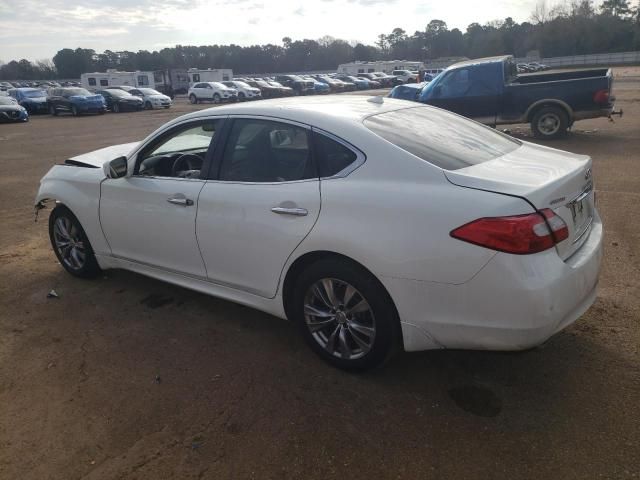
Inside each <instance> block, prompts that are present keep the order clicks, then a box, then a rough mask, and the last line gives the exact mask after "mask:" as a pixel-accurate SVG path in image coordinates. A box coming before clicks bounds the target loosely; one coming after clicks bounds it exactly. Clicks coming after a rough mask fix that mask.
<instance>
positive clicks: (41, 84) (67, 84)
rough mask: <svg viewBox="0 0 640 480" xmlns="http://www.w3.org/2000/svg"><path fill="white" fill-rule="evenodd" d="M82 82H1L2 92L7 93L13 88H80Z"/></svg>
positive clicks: (0, 88)
mask: <svg viewBox="0 0 640 480" xmlns="http://www.w3.org/2000/svg"><path fill="white" fill-rule="evenodd" d="M80 86H81V85H80V82H60V83H59V82H53V81H43V80H40V81H35V82H0V91H7V90H10V89H12V88H44V89H47V88H52V87H80Z"/></svg>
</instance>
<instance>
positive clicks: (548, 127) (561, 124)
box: [531, 106, 569, 140]
mask: <svg viewBox="0 0 640 480" xmlns="http://www.w3.org/2000/svg"><path fill="white" fill-rule="evenodd" d="M568 126H569V117H568V115H567V112H565V111H564V110H563V109H562V108H560V107H553V106H550V107H542V108H541V109H540V110H538V111H537V112H536V113H535V114H534V115H533V117H532V118H531V130H532V131H533V135H534V136H535V137H536V138H543V139H548V140H551V139H555V138H560V137H562V136H564V135H566V134H567V128H568Z"/></svg>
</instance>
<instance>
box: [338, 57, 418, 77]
mask: <svg viewBox="0 0 640 480" xmlns="http://www.w3.org/2000/svg"><path fill="white" fill-rule="evenodd" d="M422 68H424V64H423V63H422V62H418V61H409V60H384V61H378V62H351V63H342V64H340V65H338V73H346V74H347V75H357V74H358V73H373V72H384V73H391V72H393V71H394V70H410V71H414V72H415V71H418V70H420V69H422Z"/></svg>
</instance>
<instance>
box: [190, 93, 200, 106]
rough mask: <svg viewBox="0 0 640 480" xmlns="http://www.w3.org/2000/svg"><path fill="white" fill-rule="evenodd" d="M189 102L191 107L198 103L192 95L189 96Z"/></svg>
mask: <svg viewBox="0 0 640 480" xmlns="http://www.w3.org/2000/svg"><path fill="white" fill-rule="evenodd" d="M189 102H190V103H191V104H192V105H195V104H196V103H198V98H197V97H196V96H195V95H194V94H193V93H192V94H191V95H189Z"/></svg>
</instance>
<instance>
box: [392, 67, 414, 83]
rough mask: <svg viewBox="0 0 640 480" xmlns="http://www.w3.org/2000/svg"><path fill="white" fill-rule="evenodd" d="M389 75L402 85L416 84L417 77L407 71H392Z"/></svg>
mask: <svg viewBox="0 0 640 480" xmlns="http://www.w3.org/2000/svg"><path fill="white" fill-rule="evenodd" d="M391 75H393V76H394V77H396V78H397V79H399V80H400V81H401V82H402V83H416V82H417V80H418V75H417V74H414V73H412V72H410V71H409V70H394V71H392V72H391Z"/></svg>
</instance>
